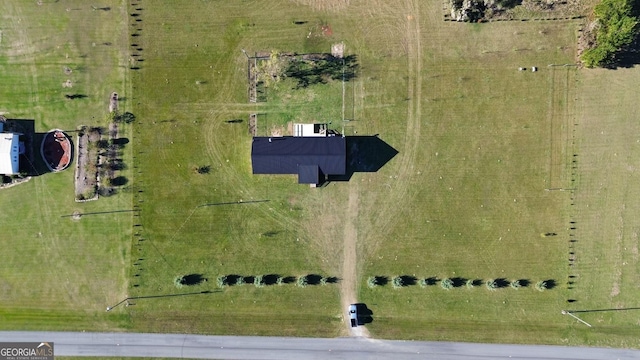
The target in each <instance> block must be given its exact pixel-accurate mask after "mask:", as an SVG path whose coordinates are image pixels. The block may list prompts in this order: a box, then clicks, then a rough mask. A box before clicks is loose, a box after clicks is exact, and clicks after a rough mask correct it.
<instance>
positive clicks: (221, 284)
mask: <svg viewBox="0 0 640 360" xmlns="http://www.w3.org/2000/svg"><path fill="white" fill-rule="evenodd" d="M225 286H227V276H226V275H220V276H218V287H225Z"/></svg>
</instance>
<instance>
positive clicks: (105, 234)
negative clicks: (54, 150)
mask: <svg viewBox="0 0 640 360" xmlns="http://www.w3.org/2000/svg"><path fill="white" fill-rule="evenodd" d="M305 4H307V5H305ZM120 5H122V6H124V4H121V3H114V4H112V6H111V10H109V11H93V10H90V9H84V5H80V4H79V5H78V7H82V8H83V9H84V10H73V9H74V7H73V6H72V5H69V4H66V5H64V6H63V5H59V4H57V3H56V4H47V5H43V6H50V7H52V9H53V10H52V11H57V13H55V14H59V16H53V17H52V16H49V17H47V19H50V18H53V19H55V21H54V20H46V21H45V18H44V17H43V15H42V13H40V12H39V11H40V9H41V8H38V7H37V6H36V5H29V6H27V5H21V4H20V5H19V4H18V2H10V3H9V5H3V6H4V7H5V8H4V9H3V10H4V12H3V14H11V15H12V16H10V15H5V17H6V19H5V20H11V19H13V20H15V19H16V18H19V17H20V15H22V16H23V18H29V19H42V20H40V21H41V22H40V23H37V22H36V20H33V22H32V24H33V25H31V26H26V27H20V26H17V25H16V24H14V26H13V27H11V28H12V29H22V30H21V31H22V32H19V31H17V30H15V31H16V33H15V34H11V33H10V32H9V33H5V32H4V30H3V37H2V42H1V43H0V46H2V47H3V49H4V50H5V52H4V53H6V54H7V55H3V57H0V72H1V73H2V74H3V76H5V78H6V79H7V81H10V82H15V83H19V84H20V85H16V87H14V88H13V91H11V92H9V90H5V93H3V95H4V96H3V97H0V99H1V100H0V104H1V105H0V110H3V111H5V109H6V111H10V112H11V113H10V115H15V116H16V117H23V118H35V119H36V127H37V128H38V129H48V128H50V127H63V128H75V127H76V126H77V125H79V124H93V123H94V121H95V123H97V124H100V121H103V120H102V119H104V115H105V112H106V106H107V99H108V94H109V93H110V92H111V91H118V92H119V93H120V94H124V96H125V97H126V101H125V105H126V108H127V110H128V111H131V112H132V113H134V114H135V115H136V121H135V122H134V123H133V125H132V126H130V127H125V128H124V131H125V134H126V136H127V137H128V138H129V139H130V140H131V142H130V143H129V144H128V145H127V147H126V149H127V150H126V151H128V152H130V153H127V156H131V161H130V163H131V166H130V167H129V168H128V170H127V171H128V172H127V173H126V175H127V177H128V179H129V185H130V187H129V189H130V192H121V193H120V194H118V195H117V196H115V197H111V198H107V199H100V200H99V201H97V202H92V203H86V204H77V203H74V202H73V200H72V199H73V188H72V186H73V185H72V182H71V179H72V177H73V173H72V171H67V172H65V173H62V174H49V175H47V176H42V177H39V178H35V179H33V180H31V182H29V183H28V184H26V185H22V186H19V187H16V188H14V189H10V190H2V194H0V201H2V204H3V205H5V207H6V206H9V204H11V205H12V206H13V207H12V210H11V211H10V212H4V213H3V215H0V216H1V218H0V219H2V220H1V222H2V224H7V225H6V227H7V228H8V231H10V232H9V233H11V234H15V236H14V237H12V239H11V240H9V243H8V245H7V246H6V247H7V248H9V249H12V251H13V255H12V256H11V257H10V259H9V261H8V262H6V263H4V264H3V265H1V266H0V274H2V275H3V276H2V279H3V280H2V282H1V283H0V285H2V286H3V288H4V289H6V291H3V292H2V295H0V296H2V297H1V298H0V299H2V300H3V301H2V304H3V305H2V307H0V320H6V321H2V324H3V327H4V328H51V329H85V328H87V330H104V329H121V330H133V331H145V332H172V333H173V332H185V333H208V334H246V335H289V336H328V337H332V336H341V335H344V334H345V333H346V332H345V328H344V323H343V319H342V316H343V313H344V310H345V309H342V306H341V301H340V292H339V289H340V284H328V285H326V286H321V285H310V286H307V287H305V288H301V287H297V286H295V284H285V285H281V286H279V285H271V286H265V287H262V288H257V287H255V286H253V285H252V284H245V285H242V286H237V285H236V286H227V287H224V288H219V287H218V285H217V281H216V279H217V277H218V276H219V275H239V276H247V277H248V276H255V275H267V274H277V275H281V276H291V277H298V276H302V275H307V274H319V275H323V276H335V277H341V276H342V275H343V270H344V269H343V256H344V255H343V247H344V244H345V237H347V239H346V240H349V239H348V237H349V236H350V235H349V234H355V235H354V236H356V241H357V259H356V261H357V264H356V265H355V266H356V267H357V284H358V294H357V295H358V300H359V301H360V302H362V303H365V304H366V305H367V306H368V308H369V309H370V310H371V311H372V312H373V314H372V318H373V321H372V322H371V323H369V324H367V328H368V330H369V331H370V333H371V335H372V336H373V337H378V338H397V339H428V340H462V341H486V342H507V343H549V344H571V345H598V346H621V347H637V346H638V340H637V338H636V336H635V335H634V332H633V330H634V329H635V327H636V326H637V324H636V322H637V320H634V317H633V316H629V315H633V311H634V310H631V309H633V308H634V307H635V305H634V303H633V299H634V298H635V297H636V296H637V291H638V290H637V289H638V288H637V286H636V285H635V282H634V279H635V275H636V273H637V270H636V268H637V234H636V229H637V224H636V221H634V220H633V215H632V214H633V213H634V212H635V211H634V210H635V209H636V206H635V205H634V202H633V198H634V195H635V193H636V192H637V189H636V187H635V185H634V184H633V172H634V171H635V165H634V161H635V160H636V158H637V156H636V155H634V154H635V148H634V146H635V145H634V144H636V142H637V141H636V139H635V137H634V135H633V134H634V131H633V130H635V126H634V125H633V124H632V121H633V109H632V106H633V104H634V101H633V92H632V91H631V90H632V89H633V88H632V84H635V82H637V79H636V77H637V75H636V74H635V70H634V69H625V70H619V71H617V72H612V71H586V70H578V69H576V68H574V67H562V66H559V67H556V66H548V65H549V64H565V63H572V62H574V56H575V43H576V35H575V34H576V30H577V29H578V27H579V25H580V23H579V22H578V21H546V22H496V23H490V24H462V23H451V22H444V21H442V19H443V18H442V9H441V3H439V2H434V3H433V4H432V3H424V2H415V3H414V2H407V3H402V4H398V5H397V6H396V5H390V4H387V3H385V2H382V1H374V2H367V3H356V2H353V3H349V4H348V5H344V4H342V3H337V2H335V3H334V2H326V3H322V4H320V3H316V2H307V1H297V2H295V3H291V2H285V1H280V2H278V1H275V2H273V1H271V2H261V1H249V2H246V3H243V4H242V6H240V5H238V4H236V3H234V2H199V3H197V4H196V3H193V2H189V1H179V2H176V1H168V0H167V1H157V2H154V5H153V6H147V5H145V6H129V7H128V8H127V9H124V8H122V7H120ZM66 7H69V8H70V10H69V11H67V10H66ZM138 9H141V10H138ZM80 11H84V12H85V13H81V12H80ZM81 14H82V16H80V15H81ZM39 16H40V17H39ZM76 16H77V17H78V18H82V21H83V22H78V21H76V20H77V19H76ZM90 16H94V17H100V18H91V17H90ZM36 23H37V24H38V25H36ZM89 23H92V24H99V26H93V25H92V26H91V27H88V26H89V25H87V24H89ZM71 24H73V26H72V25H71ZM326 25H329V26H330V27H331V31H332V35H330V36H318V35H317V33H318V30H317V29H318V27H319V26H326ZM125 27H127V28H126V29H125ZM88 28H90V29H91V31H88V30H87V29H88ZM97 29H100V30H97ZM56 34H57V35H56ZM105 34H120V35H121V36H117V37H116V38H114V39H113V40H109V39H111V37H109V39H107V37H106V35H105ZM12 38H13V39H15V40H10V39H12ZM10 41H14V42H10ZM107 41H108V42H111V43H112V44H111V45H104V42H107ZM340 41H344V42H345V44H346V46H347V53H349V54H356V55H357V56H358V59H359V62H360V72H359V74H358V77H357V78H356V79H355V80H353V81H351V82H349V83H348V84H347V86H346V92H345V117H346V118H347V119H350V120H351V121H349V122H348V123H345V124H344V126H345V134H346V135H355V134H358V135H373V134H379V137H380V139H381V140H383V141H384V142H386V143H387V144H388V145H389V146H391V147H393V148H394V149H395V150H397V151H398V154H397V155H396V156H395V157H393V158H392V159H391V160H390V161H389V162H388V163H387V164H385V166H383V167H382V168H381V169H380V170H379V171H377V172H370V173H355V174H353V176H352V177H351V179H350V181H348V182H332V183H330V184H328V185H327V186H326V187H324V188H322V189H309V188H308V187H306V186H301V185H298V184H297V181H296V178H295V176H253V175H251V163H250V148H251V137H250V135H249V134H248V124H247V122H248V119H249V114H252V113H258V114H260V115H259V123H258V126H259V134H260V135H267V134H269V133H270V132H271V131H272V130H273V129H274V128H285V129H286V127H287V126H288V123H289V122H293V121H302V122H310V121H317V122H321V121H322V122H329V121H332V126H331V127H332V128H335V129H339V130H342V125H343V124H341V123H340V119H341V117H342V103H341V102H342V85H341V84H340V83H339V82H333V83H329V84H326V85H314V86H310V87H309V88H306V89H303V90H293V89H292V88H293V87H294V86H295V85H294V83H293V82H292V81H291V80H285V81H283V82H281V83H279V84H278V87H277V88H275V89H271V90H270V91H269V92H268V102H266V103H258V104H251V103H249V102H248V98H247V82H246V79H247V74H246V69H247V63H246V61H247V59H246V57H245V55H244V54H243V53H242V49H245V50H246V51H247V52H248V53H253V52H259V51H271V50H278V51H282V52H297V53H305V52H326V51H329V49H330V45H331V43H333V42H340ZM20 43H24V44H32V45H33V46H34V48H33V49H32V50H28V51H27V50H23V47H20V46H18V45H16V44H20ZM94 43H95V44H96V45H95V46H94V45H93V44H94ZM10 44H14V45H10ZM125 49H126V50H125ZM21 51H22V52H21ZM25 51H26V53H23V52H25ZM125 51H126V53H127V54H128V56H124V55H123V54H124V53H125ZM67 55H68V56H69V57H67ZM134 55H135V56H134ZM99 56H101V57H104V58H105V59H107V60H105V61H103V62H100V65H98V63H97V62H95V63H94V62H93V61H92V59H94V58H96V57H99ZM45 59H46V61H45ZM109 59H110V60H109ZM66 64H70V65H69V66H71V67H72V68H74V69H76V68H77V69H78V71H75V70H74V72H73V73H72V76H71V77H72V78H73V79H74V81H75V82H77V84H78V85H77V87H75V86H76V85H74V88H72V90H73V92H74V93H75V92H78V93H83V94H87V95H88V97H87V98H86V99H82V100H78V101H76V100H74V101H73V102H72V101H68V100H65V99H64V98H63V95H64V93H65V92H66V91H71V90H68V89H67V88H64V89H63V88H62V87H61V84H62V83H63V82H64V81H66V80H67V76H64V74H63V72H62V67H63V66H65V65H66ZM532 66H536V67H538V71H537V72H531V71H530V69H531V67H532ZM519 67H525V68H527V69H528V70H527V71H518V68H519ZM76 74H78V75H77V76H78V77H77V78H76V77H75V76H76ZM75 79H77V80H75ZM610 82H613V83H614V84H615V85H616V87H615V88H614V89H615V91H610V92H608V93H606V94H603V91H602V89H605V88H607V87H608V86H609V85H608V84H609V83H610ZM16 89H17V90H16ZM34 104H35V105H34ZM94 117H95V120H93V119H94ZM54 119H55V120H54ZM58 119H60V120H58ZM233 119H241V120H243V121H242V122H240V123H237V122H236V123H228V122H227V121H228V120H233ZM576 124H577V125H576ZM574 154H576V155H575V156H574ZM574 160H575V162H573V161H574ZM201 166H209V167H210V172H209V173H208V174H199V173H198V172H197V171H196V168H197V167H201ZM571 189H575V190H571ZM59 193H68V194H69V195H68V197H65V198H62V197H61V198H60V199H58V198H54V195H55V194H59ZM31 194H35V195H36V196H30V195H31ZM30 197H31V198H33V200H32V202H28V203H27V202H24V200H25V199H28V198H30ZM64 199H67V200H64ZM33 202H36V203H37V204H35V205H34V204H33ZM121 209H136V210H139V211H137V212H136V216H133V217H132V216H131V214H125V213H112V214H109V215H104V216H94V217H91V216H86V217H83V218H82V219H81V220H80V221H76V222H74V221H72V220H70V219H68V218H60V219H62V222H60V223H59V222H58V221H56V220H57V219H59V216H60V215H64V214H71V213H72V212H73V211H82V212H97V211H110V210H121ZM27 219H29V220H27ZM31 219H35V220H31ZM31 224H36V225H35V226H33V225H31ZM59 224H62V225H63V226H60V225H59ZM545 233H554V234H556V235H555V236H546V237H545V236H542V234H545ZM572 240H574V241H572ZM25 244H28V245H26V246H25ZM33 254H36V255H33ZM46 266H48V267H53V268H55V269H56V272H55V274H56V276H45V275H44V272H43V271H41V270H39V269H42V268H45V267H46ZM85 274H90V276H87V275H85ZM188 274H195V275H200V276H202V277H203V278H204V279H206V281H202V282H201V283H199V284H197V285H192V286H184V287H182V288H177V287H176V286H175V285H174V279H175V277H176V276H179V275H188ZM376 275H377V276H387V277H390V278H391V277H393V276H396V275H407V276H415V277H416V279H421V278H427V277H436V278H438V279H443V278H446V277H449V278H454V277H460V278H464V279H480V280H482V281H483V282H484V281H486V280H488V279H499V278H504V279H506V280H514V279H526V280H529V281H530V284H529V286H527V287H523V288H521V289H519V290H514V289H511V288H509V287H506V288H503V289H497V290H495V291H490V290H488V289H487V288H486V287H485V285H484V284H482V285H480V286H477V287H474V288H467V287H466V286H461V287H459V288H454V289H451V290H449V291H447V290H444V289H442V288H441V286H440V284H439V282H437V283H436V284H435V285H432V286H427V287H425V288H422V287H420V286H418V285H413V286H407V287H404V288H401V289H394V288H393V287H392V286H391V285H390V284H387V285H385V286H381V287H377V288H374V289H369V288H368V287H367V285H366V282H367V278H368V277H370V276H376ZM541 280H553V281H554V282H555V284H556V286H555V287H554V288H553V289H548V290H545V291H537V290H536V289H535V284H536V282H538V281H541ZM25 282H28V283H29V284H31V283H33V284H38V285H37V286H35V285H34V286H33V287H25V286H24V285H22V284H24V283H25ZM41 283H44V284H45V285H41ZM126 296H129V297H132V298H134V299H132V300H130V301H129V303H128V305H129V306H125V305H126V304H123V305H120V306H119V307H117V308H115V309H114V310H113V311H111V312H109V313H105V312H104V307H105V306H106V305H114V304H116V303H117V302H118V301H120V300H122V299H123V298H125V297H126ZM614 308H615V309H619V308H622V309H630V310H620V311H598V312H585V313H577V314H579V316H581V317H583V318H584V319H585V320H587V321H589V322H592V323H593V325H594V327H593V328H587V327H586V326H584V325H582V324H579V323H576V322H575V321H574V320H572V319H571V318H569V317H567V316H563V315H561V313H560V311H561V310H562V309H569V310H606V309H614ZM71 314H73V315H71ZM32 318H37V319H40V320H39V321H37V322H31V321H30V319H32Z"/></svg>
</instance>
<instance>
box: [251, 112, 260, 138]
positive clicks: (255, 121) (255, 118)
mask: <svg viewBox="0 0 640 360" xmlns="http://www.w3.org/2000/svg"><path fill="white" fill-rule="evenodd" d="M257 134H258V115H257V114H250V115H249V135H251V136H256V135H257Z"/></svg>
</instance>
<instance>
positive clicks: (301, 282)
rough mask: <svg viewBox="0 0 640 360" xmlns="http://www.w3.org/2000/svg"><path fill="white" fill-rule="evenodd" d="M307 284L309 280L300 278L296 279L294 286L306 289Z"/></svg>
mask: <svg viewBox="0 0 640 360" xmlns="http://www.w3.org/2000/svg"><path fill="white" fill-rule="evenodd" d="M308 284H309V280H308V279H307V276H306V275H304V276H300V277H299V278H298V282H297V283H296V285H298V286H299V287H302V288H303V287H306V286H307V285H308Z"/></svg>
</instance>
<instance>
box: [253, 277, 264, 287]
mask: <svg viewBox="0 0 640 360" xmlns="http://www.w3.org/2000/svg"><path fill="white" fill-rule="evenodd" d="M253 285H255V287H257V288H261V287H263V286H264V280H263V277H262V275H256V277H254V278H253Z"/></svg>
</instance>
